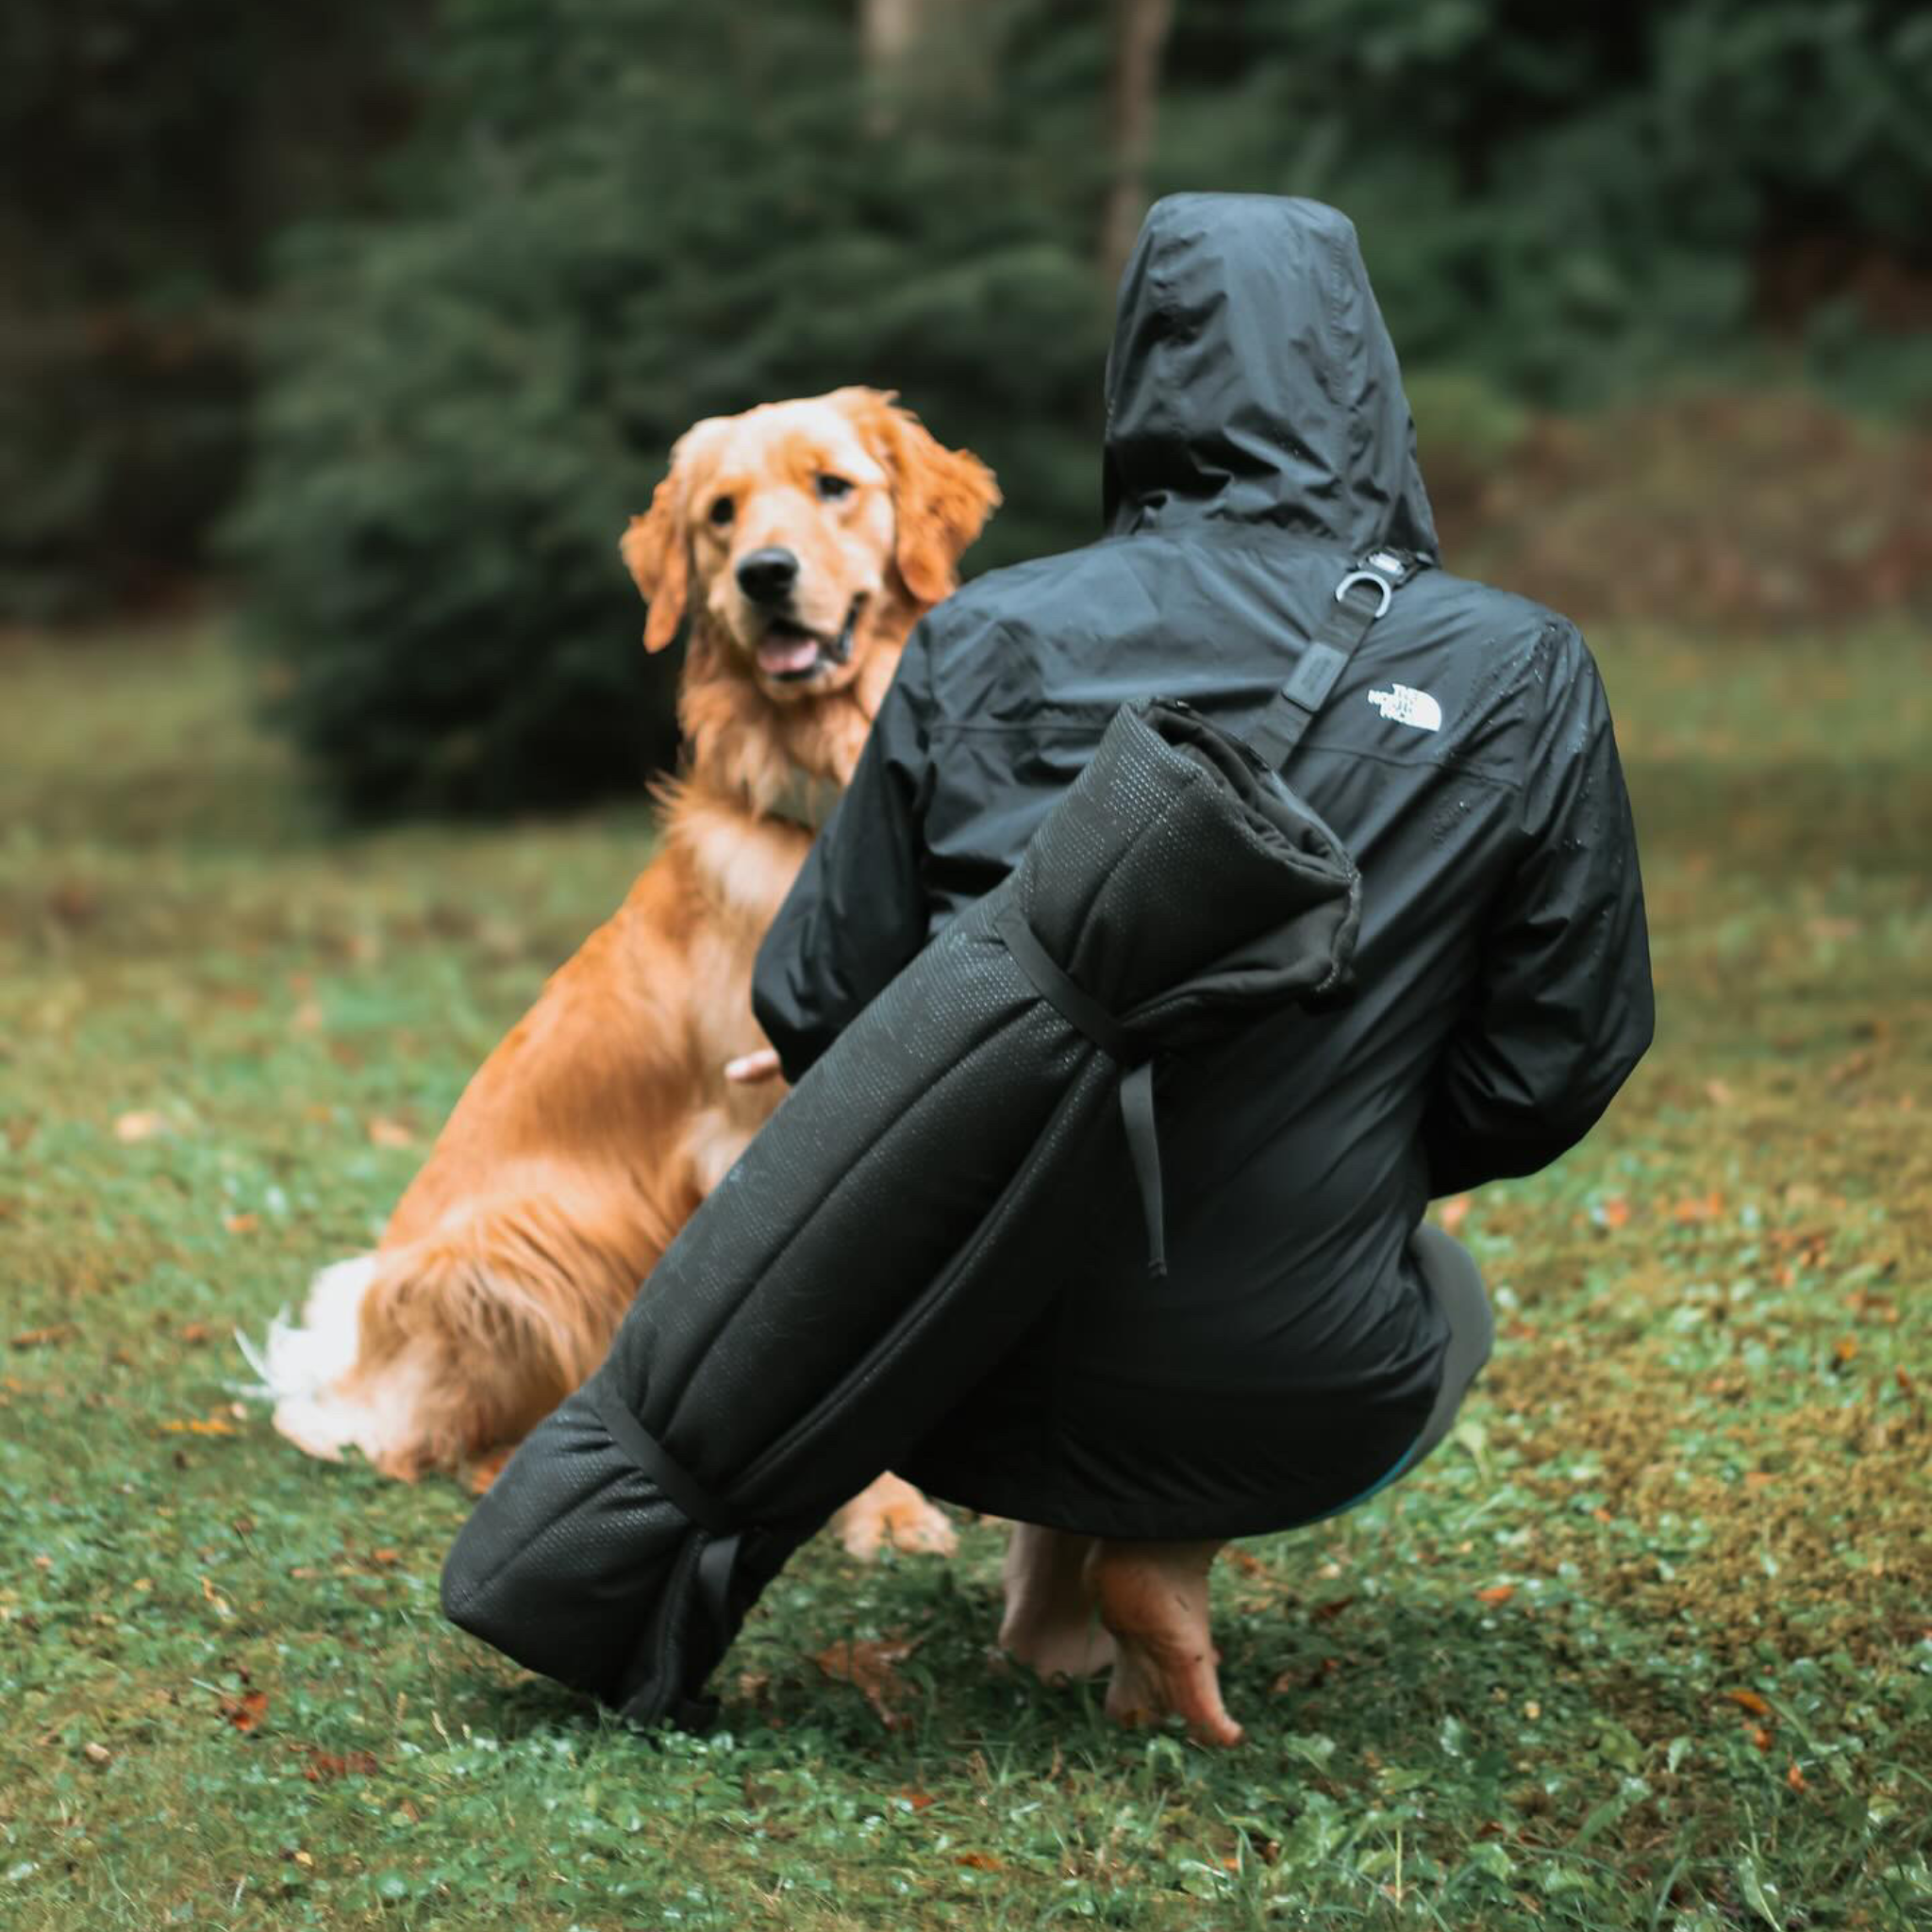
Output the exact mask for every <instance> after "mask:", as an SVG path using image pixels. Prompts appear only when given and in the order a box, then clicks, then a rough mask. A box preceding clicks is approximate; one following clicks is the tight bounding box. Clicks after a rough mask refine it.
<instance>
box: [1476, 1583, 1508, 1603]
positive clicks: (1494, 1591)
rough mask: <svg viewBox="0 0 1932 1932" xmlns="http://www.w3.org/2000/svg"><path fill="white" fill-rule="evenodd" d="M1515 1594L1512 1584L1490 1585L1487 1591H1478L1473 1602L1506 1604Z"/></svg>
mask: <svg viewBox="0 0 1932 1932" xmlns="http://www.w3.org/2000/svg"><path fill="white" fill-rule="evenodd" d="M1515 1594H1516V1586H1515V1585H1514V1584H1513V1583H1492V1584H1491V1585H1490V1587H1489V1588H1488V1589H1487V1590H1479V1591H1476V1593H1475V1600H1476V1602H1477V1603H1479V1604H1507V1602H1508V1601H1509V1599H1510V1598H1511V1597H1512V1596H1514V1595H1515Z"/></svg>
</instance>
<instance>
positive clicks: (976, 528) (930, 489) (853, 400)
mask: <svg viewBox="0 0 1932 1932" xmlns="http://www.w3.org/2000/svg"><path fill="white" fill-rule="evenodd" d="M896 393H897V392H896V391H892V390H877V389H849V390H841V391H838V397H839V400H840V402H841V404H842V405H843V406H844V407H845V408H847V409H849V410H850V411H851V412H852V414H853V416H854V417H855V418H856V419H857V421H858V425H859V429H860V431H861V433H862V434H863V435H864V437H865V439H866V441H867V442H868V443H869V444H870V445H871V447H872V451H873V454H874V456H876V457H877V458H879V460H880V461H881V462H882V463H884V464H885V466H886V471H887V474H888V475H891V479H892V514H893V516H894V518H895V519H896V522H897V535H896V537H895V538H894V541H893V560H894V562H895V563H896V564H897V565H898V568H899V575H900V578H901V579H902V581H903V582H904V583H905V586H906V588H907V590H908V591H910V592H911V593H912V596H913V598H914V599H915V600H916V601H917V602H918V603H921V604H937V603H938V602H939V601H940V599H941V598H942V597H944V596H946V595H948V594H949V593H950V592H951V591H952V590H953V589H954V587H955V585H956V584H957V583H958V568H959V559H960V558H961V557H963V556H964V555H965V553H966V547H967V545H968V544H970V543H971V542H972V541H973V540H974V538H975V537H977V536H978V535H979V533H980V531H981V530H982V529H984V528H985V526H986V520H987V518H988V517H990V516H991V514H992V512H993V510H994V509H995V508H997V507H998V505H999V500H1000V491H999V485H998V484H997V483H996V482H994V480H993V474H992V472H991V470H989V469H988V468H987V467H986V465H985V464H984V463H982V462H981V461H980V460H979V458H977V457H975V456H973V455H971V454H970V453H969V452H967V451H965V450H962V449H948V448H946V446H945V445H944V444H943V443H942V442H941V441H938V439H937V438H935V437H934V436H933V434H932V432H931V431H930V430H928V429H927V428H926V426H925V425H924V424H923V423H922V422H921V421H920V420H919V418H918V417H917V416H915V415H914V414H913V413H912V411H911V410H910V409H902V408H899V407H898V405H897V402H896V400H895V397H896Z"/></svg>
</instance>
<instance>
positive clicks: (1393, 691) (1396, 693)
mask: <svg viewBox="0 0 1932 1932" xmlns="http://www.w3.org/2000/svg"><path fill="white" fill-rule="evenodd" d="M1369 702H1370V704H1372V705H1374V708H1376V710H1378V711H1380V712H1381V714H1382V715H1383V717H1385V718H1387V719H1388V720H1389V722H1390V723H1391V724H1412V725H1414V726H1415V728H1416V729H1417V730H1418V731H1440V730H1441V728H1442V708H1441V705H1439V704H1438V703H1437V702H1436V701H1435V699H1434V698H1432V697H1431V696H1430V695H1429V694H1428V692H1427V691H1411V690H1410V689H1409V688H1408V686H1407V685H1406V684H1391V686H1390V687H1389V689H1388V690H1387V691H1371V692H1370V693H1369Z"/></svg>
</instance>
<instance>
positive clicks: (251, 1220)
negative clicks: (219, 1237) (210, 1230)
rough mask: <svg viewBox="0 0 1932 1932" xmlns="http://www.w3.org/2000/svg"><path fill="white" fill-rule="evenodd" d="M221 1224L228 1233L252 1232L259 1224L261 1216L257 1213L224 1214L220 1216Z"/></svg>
mask: <svg viewBox="0 0 1932 1932" xmlns="http://www.w3.org/2000/svg"><path fill="white" fill-rule="evenodd" d="M222 1225H223V1226H224V1227H225V1228H226V1229H227V1230H228V1232H229V1233H230V1234H253V1233H254V1232H255V1230H256V1229H257V1228H258V1227H259V1226H260V1225H261V1216H260V1215H258V1214H225V1215H224V1216H223V1217H222Z"/></svg>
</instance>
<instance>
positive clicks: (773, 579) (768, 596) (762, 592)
mask: <svg viewBox="0 0 1932 1932" xmlns="http://www.w3.org/2000/svg"><path fill="white" fill-rule="evenodd" d="M797 581H798V559H797V558H795V557H794V556H792V554H791V551H789V550H779V549H776V548H773V549H768V550H754V551H753V552H752V553H751V555H750V556H749V557H743V558H740V559H739V563H738V587H739V589H740V590H741V591H743V592H744V594H745V595H746V596H747V597H749V598H750V599H751V601H752V602H753V603H754V604H783V603H784V602H785V601H786V599H787V598H789V597H790V596H791V587H792V586H793V585H794V584H795V583H797Z"/></svg>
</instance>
